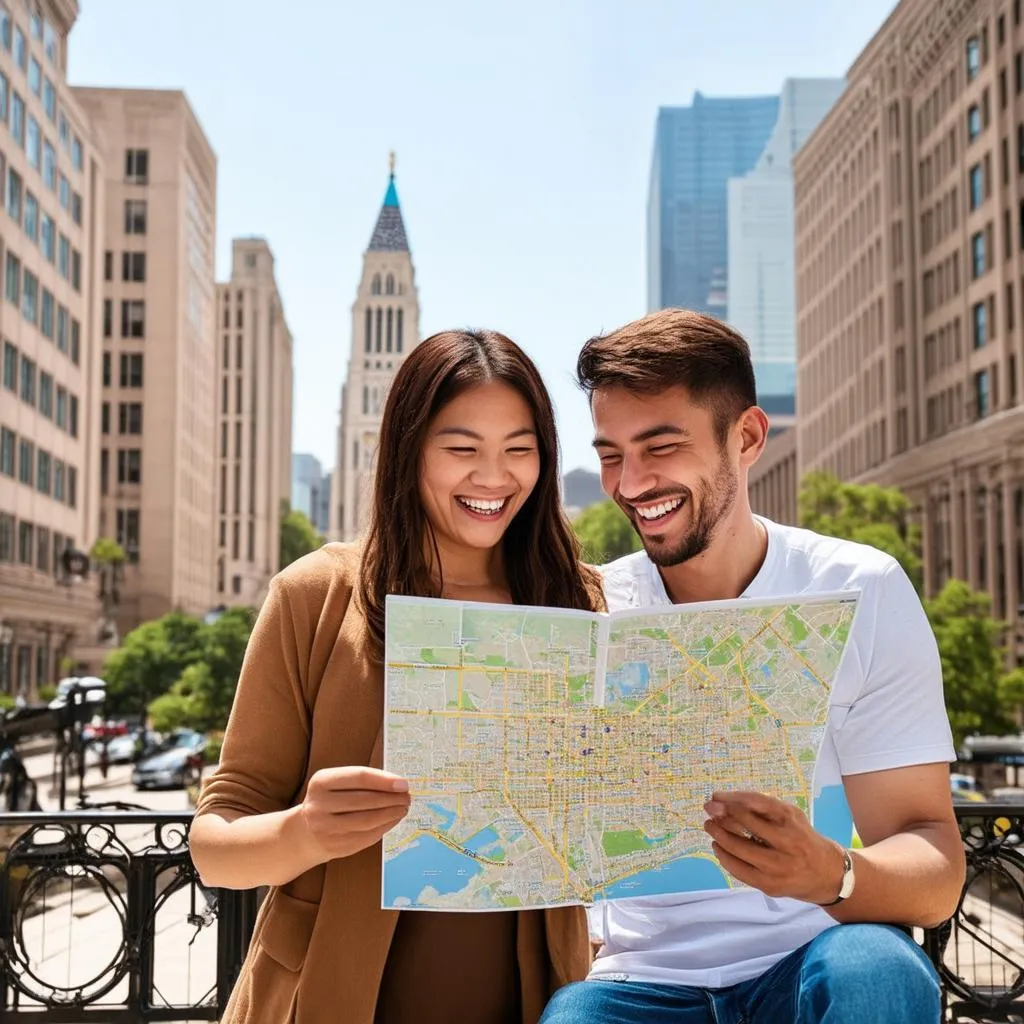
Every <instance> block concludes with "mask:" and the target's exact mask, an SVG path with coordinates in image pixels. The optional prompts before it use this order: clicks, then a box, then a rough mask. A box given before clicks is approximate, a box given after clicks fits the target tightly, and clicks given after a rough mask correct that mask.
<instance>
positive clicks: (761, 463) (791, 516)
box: [748, 427, 800, 526]
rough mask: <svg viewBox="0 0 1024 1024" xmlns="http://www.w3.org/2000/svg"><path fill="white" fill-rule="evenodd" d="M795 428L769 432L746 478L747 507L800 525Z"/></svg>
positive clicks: (782, 520) (774, 518)
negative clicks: (747, 483)
mask: <svg viewBox="0 0 1024 1024" xmlns="http://www.w3.org/2000/svg"><path fill="white" fill-rule="evenodd" d="M796 473H797V468H796V428H795V427H789V428H787V429H784V430H781V431H780V432H779V433H777V434H776V433H772V434H770V435H769V437H768V442H767V445H766V447H765V450H764V454H763V455H762V456H761V458H760V459H758V460H757V462H756V463H755V465H754V469H753V471H752V472H751V474H750V478H749V488H748V491H749V494H750V507H751V509H753V511H754V512H757V513H759V514H760V515H763V516H767V517H768V518H769V519H773V520H775V522H777V523H785V524H787V525H788V526H799V525H800V522H799V515H798V509H797V493H798V491H799V489H800V488H799V481H798V480H797V475H796Z"/></svg>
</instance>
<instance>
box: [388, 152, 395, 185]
mask: <svg viewBox="0 0 1024 1024" xmlns="http://www.w3.org/2000/svg"><path fill="white" fill-rule="evenodd" d="M388 173H389V176H390V178H391V180H392V181H394V180H395V151H394V150H391V152H390V153H388Z"/></svg>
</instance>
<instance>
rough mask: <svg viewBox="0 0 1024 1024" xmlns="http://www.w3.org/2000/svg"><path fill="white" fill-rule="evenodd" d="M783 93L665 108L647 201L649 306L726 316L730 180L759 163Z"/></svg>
mask: <svg viewBox="0 0 1024 1024" xmlns="http://www.w3.org/2000/svg"><path fill="white" fill-rule="evenodd" d="M778 111H779V100H778V97H777V96H757V97H744V98H740V99H726V98H717V97H716V98H709V97H706V96H704V95H702V94H701V93H699V92H698V93H695V94H694V97H693V104H692V105H691V106H689V107H662V108H661V109H660V110H659V111H658V121H657V128H656V132H655V140H654V158H653V160H652V163H651V182H650V191H649V194H648V201H647V305H648V309H650V310H655V309H664V308H665V307H667V306H682V307H685V308H687V309H696V310H700V311H702V312H706V313H711V314H713V315H715V316H720V317H724V316H725V314H726V308H727V289H728V282H727V278H726V275H727V273H728V253H727V239H728V216H727V186H728V181H729V179H730V178H734V177H737V176H738V175H742V174H746V173H747V172H748V171H749V170H751V168H753V166H754V165H755V163H756V162H757V159H758V157H759V156H760V155H761V153H762V151H763V150H764V147H765V143H766V142H767V141H768V137H769V135H770V134H771V130H772V128H773V127H774V125H775V122H776V119H777V118H778Z"/></svg>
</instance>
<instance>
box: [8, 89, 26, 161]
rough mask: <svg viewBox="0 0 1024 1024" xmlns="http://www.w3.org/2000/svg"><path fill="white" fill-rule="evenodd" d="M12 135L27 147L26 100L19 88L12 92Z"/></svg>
mask: <svg viewBox="0 0 1024 1024" xmlns="http://www.w3.org/2000/svg"><path fill="white" fill-rule="evenodd" d="M11 137H12V138H13V139H14V141H15V142H16V143H17V144H18V145H19V146H21V147H22V149H24V148H25V101H24V100H23V99H22V98H21V95H20V94H19V93H18V90H17V89H15V90H13V91H12V92H11Z"/></svg>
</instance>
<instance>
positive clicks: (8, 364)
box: [4, 341, 18, 392]
mask: <svg viewBox="0 0 1024 1024" xmlns="http://www.w3.org/2000/svg"><path fill="white" fill-rule="evenodd" d="M4 387H5V388H7V390H8V391H14V392H17V390H18V350H17V349H16V348H15V347H14V346H13V345H12V344H11V343H10V342H9V341H5V342H4Z"/></svg>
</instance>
